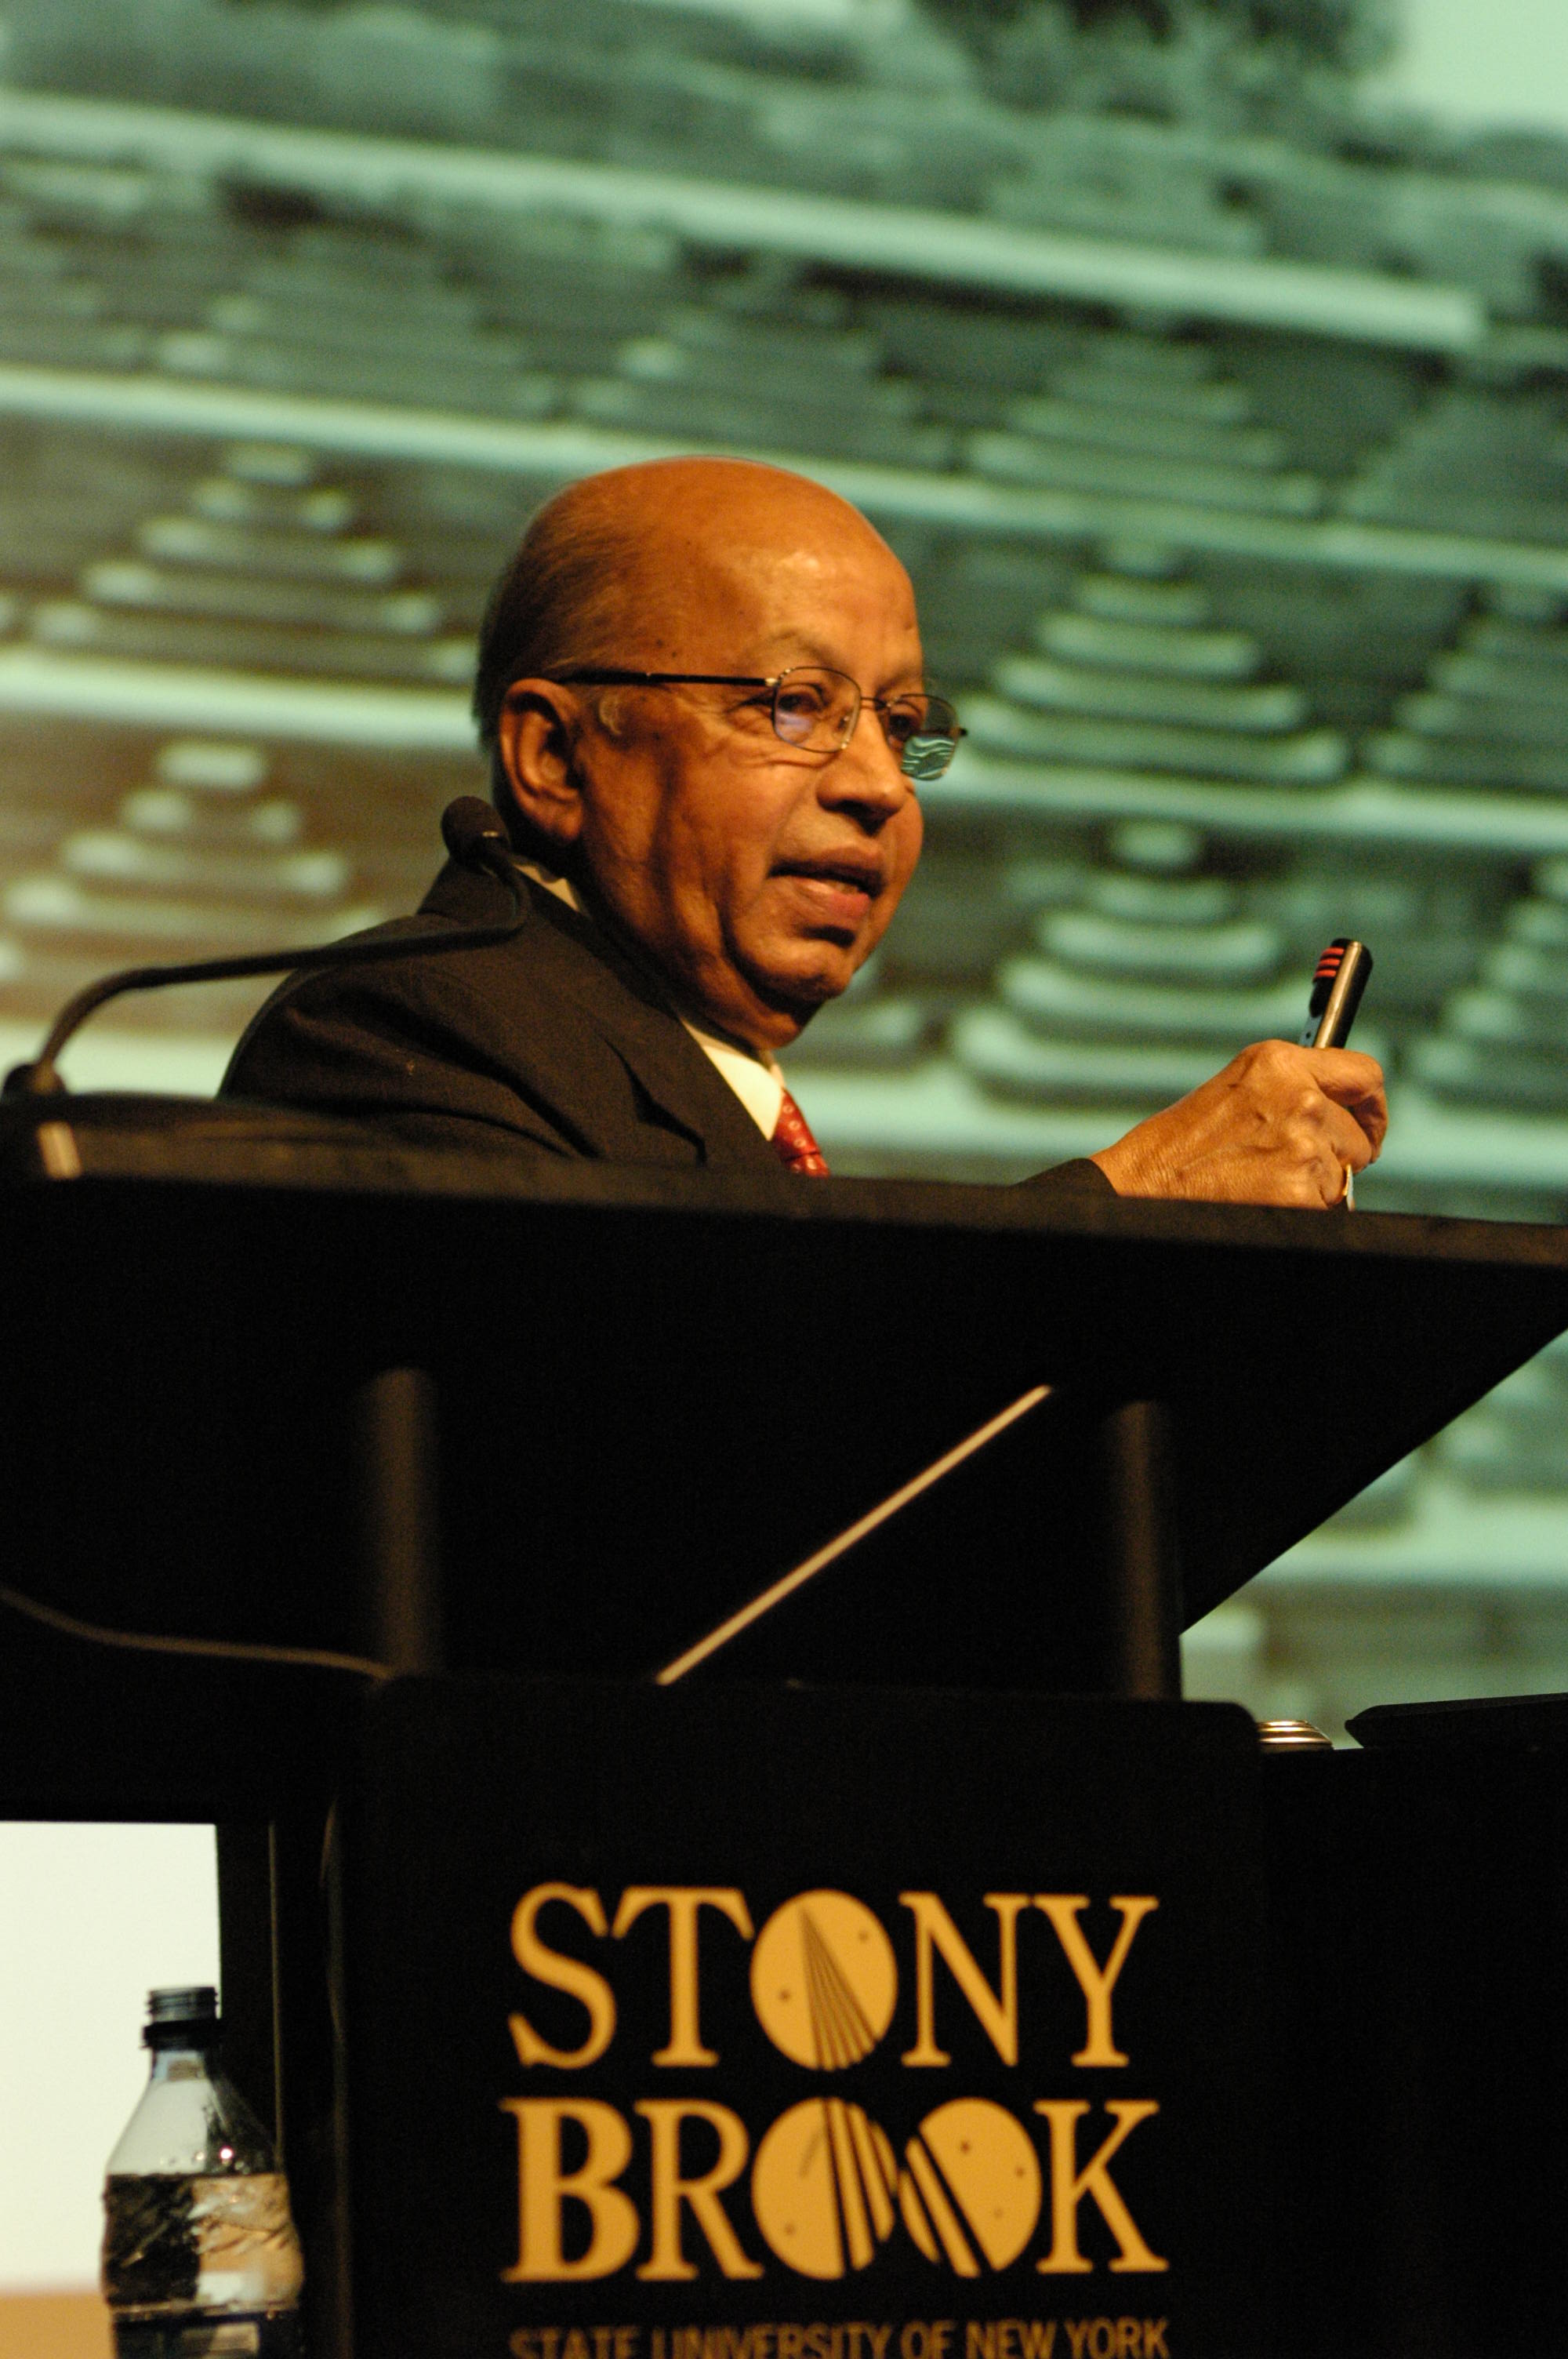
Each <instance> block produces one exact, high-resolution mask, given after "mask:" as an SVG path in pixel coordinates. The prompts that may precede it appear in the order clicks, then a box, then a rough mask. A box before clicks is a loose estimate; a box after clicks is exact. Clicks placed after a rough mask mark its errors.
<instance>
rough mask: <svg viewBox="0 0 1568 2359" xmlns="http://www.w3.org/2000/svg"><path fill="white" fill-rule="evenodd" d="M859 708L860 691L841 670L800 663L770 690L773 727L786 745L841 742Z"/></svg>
mask: <svg viewBox="0 0 1568 2359" xmlns="http://www.w3.org/2000/svg"><path fill="white" fill-rule="evenodd" d="M859 711H860V690H859V689H858V688H857V687H856V686H855V683H854V681H853V680H852V679H847V678H846V676H845V675H844V673H843V672H841V671H816V670H811V669H806V668H805V667H802V668H801V669H799V670H796V671H786V672H785V673H784V676H783V678H782V679H780V681H779V684H778V686H777V688H776V689H774V690H773V728H774V731H775V733H776V734H778V735H779V736H780V737H782V738H783V739H784V742H785V744H786V745H843V744H844V743H845V742H846V740H847V739H848V737H849V731H850V730H851V729H852V728H853V727H854V724H855V716H856V714H857V713H858V712H859Z"/></svg>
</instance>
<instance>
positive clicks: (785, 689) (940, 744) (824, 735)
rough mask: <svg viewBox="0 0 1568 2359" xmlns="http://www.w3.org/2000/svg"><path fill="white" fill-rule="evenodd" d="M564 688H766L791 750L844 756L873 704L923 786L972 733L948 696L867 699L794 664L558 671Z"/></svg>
mask: <svg viewBox="0 0 1568 2359" xmlns="http://www.w3.org/2000/svg"><path fill="white" fill-rule="evenodd" d="M555 676H556V678H557V679H559V681H560V682H561V684H562V686H563V687H567V686H581V687H584V688H686V687H690V688H762V689H767V690H771V691H772V693H771V699H770V704H771V712H772V718H773V734H774V736H775V737H780V738H782V739H783V740H784V744H785V745H805V746H807V747H809V748H811V749H813V750H815V751H816V752H819V753H825V754H827V753H833V754H838V753H842V751H843V749H844V747H845V746H846V745H848V744H849V740H850V738H851V737H852V736H853V735H854V734H855V724H856V723H857V722H858V721H859V720H860V708H861V706H862V705H869V706H870V707H871V711H872V712H874V713H875V714H876V716H877V718H878V720H879V721H880V722H881V725H882V734H883V736H884V737H885V738H886V739H887V741H888V744H889V745H891V746H892V750H893V753H894V754H895V755H896V756H897V757H898V766H899V768H900V769H901V770H902V771H903V775H904V777H906V778H911V779H913V780H914V783H915V784H916V785H917V786H920V785H925V784H926V783H928V782H929V781H930V780H932V779H934V778H939V777H942V776H943V774H944V772H945V771H946V768H947V766H948V765H949V763H950V762H951V761H952V759H953V756H954V755H955V754H956V753H957V750H958V740H959V739H960V737H962V735H963V734H964V732H963V730H962V728H961V727H960V726H959V723H958V716H957V712H955V711H954V710H953V707H952V706H951V705H950V704H949V703H948V701H947V700H946V697H944V696H929V695H927V694H926V692H925V690H924V689H906V690H904V691H903V694H902V695H899V696H867V695H866V694H865V692H864V690H862V689H861V687H860V682H859V681H858V680H854V679H850V677H849V673H848V672H844V671H831V670H829V669H827V666H826V665H823V664H793V665H791V667H790V669H789V670H788V671H781V672H774V673H773V675H772V676H771V677H768V676H764V675H762V674H760V673H753V672H731V671H618V670H615V669H611V668H608V667H595V668H594V669H591V670H589V669H573V670H571V671H564V672H558V673H557V674H556V675H555Z"/></svg>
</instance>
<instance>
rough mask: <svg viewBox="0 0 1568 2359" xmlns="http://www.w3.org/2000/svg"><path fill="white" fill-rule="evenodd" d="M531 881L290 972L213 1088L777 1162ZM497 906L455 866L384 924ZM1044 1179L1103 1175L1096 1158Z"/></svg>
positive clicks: (455, 1128)
mask: <svg viewBox="0 0 1568 2359" xmlns="http://www.w3.org/2000/svg"><path fill="white" fill-rule="evenodd" d="M524 889H525V892H526V895H527V902H528V908H527V916H526V919H525V920H524V925H523V928H522V930H521V931H520V932H519V933H518V934H516V935H515V936H514V938H513V940H510V941H507V942H502V943H498V944H494V945H492V947H490V948H488V949H480V950H473V951H469V950H455V951H437V952H435V953H433V954H432V955H431V956H429V957H427V958H416V959H409V960H406V961H401V960H398V961H393V962H389V963H388V964H386V965H384V966H370V967H360V968H352V967H351V968H347V969H343V970H341V971H340V970H333V969H328V970H327V971H326V972H324V973H319V974H308V975H300V976H298V977H297V978H295V979H293V980H291V981H288V982H286V983H285V984H283V985H282V986H281V988H280V989H279V990H277V991H276V992H275V993H274V994H273V995H272V997H271V998H270V999H269V1000H268V1001H267V1004H266V1006H265V1007H264V1008H263V1009H262V1010H261V1012H260V1013H259V1015H257V1016H255V1017H254V1020H253V1021H252V1023H251V1025H250V1026H249V1027H248V1029H247V1030H246V1032H245V1035H244V1037H243V1039H242V1040H241V1042H240V1045H239V1047H238V1048H237V1049H236V1050H235V1051H234V1055H233V1058H232V1061H231V1063H230V1066H229V1070H228V1072H227V1073H226V1074H225V1076H224V1079H223V1093H224V1094H225V1095H227V1096H237V1097H245V1098H259V1099H262V1100H265V1101H267V1102H269V1103H282V1104H287V1105H298V1106H307V1107H310V1108H312V1109H314V1110H315V1111H316V1112H318V1113H321V1114H339V1115H346V1116H351V1117H353V1118H355V1119H358V1120H362V1121H363V1120H373V1121H374V1122H376V1123H377V1124H379V1125H383V1126H384V1127H387V1128H391V1129H395V1130H396V1131H397V1132H398V1134H399V1135H400V1136H404V1137H407V1138H410V1139H414V1140H417V1141H421V1142H426V1143H428V1144H431V1145H438V1146H444V1145H450V1146H460V1147H470V1148H471V1147H490V1148H492V1149H499V1150H503V1151H505V1150H521V1151H523V1152H524V1153H528V1154H532V1155H545V1156H568V1157H587V1158H593V1159H595V1160H599V1161H603V1162H611V1163H633V1164H635V1163H641V1164H648V1163H656V1164H665V1165H670V1166H686V1167H687V1168H689V1167H691V1166H693V1165H700V1166H703V1167H705V1168H706V1169H708V1170H711V1171H752V1172H769V1173H772V1174H773V1175H774V1176H775V1177H778V1176H781V1171H780V1165H779V1162H778V1158H777V1157H776V1156H775V1155H774V1153H773V1148H772V1147H770V1146H769V1144H768V1142H767V1140H766V1139H765V1138H764V1137H763V1136H762V1132H761V1131H760V1130H759V1129H758V1128H757V1125H756V1124H755V1123H754V1122H753V1121H752V1117H751V1115H750V1114H748V1113H747V1112H746V1109H745V1107H744V1106H743V1105H742V1104H741V1101H740V1099H739V1098H738V1097H737V1096H736V1095H735V1093H734V1091H733V1090H732V1089H731V1088H730V1085H729V1083H728V1082H726V1081H725V1080H724V1079H723V1077H722V1075H721V1074H720V1073H719V1071H718V1070H717V1069H716V1068H715V1066H714V1065H713V1063H712V1062H711V1060H709V1059H708V1057H706V1056H705V1055H704V1054H703V1052H702V1050H701V1049H699V1048H698V1047H697V1042H696V1041H695V1040H694V1039H693V1038H692V1037H691V1035H690V1033H689V1032H688V1031H687V1029H686V1027H685V1026H684V1025H683V1024H682V1023H681V1021H680V1019H679V1018H678V1016H676V1015H675V1013H674V1012H673V1010H672V1009H671V1007H670V1006H669V1003H668V1001H667V1000H666V999H665V997H664V996H663V995H662V994H661V992H660V991H659V989H658V987H657V985H656V984H654V982H653V981H652V980H651V979H650V978H649V977H648V976H647V975H645V974H644V973H643V972H642V971H641V969H640V968H638V967H637V966H635V965H634V964H633V962H632V961H631V960H630V959H628V958H626V957H625V956H624V955H623V954H622V952H621V951H619V950H618V949H617V948H616V947H615V945H614V944H613V943H611V941H609V940H607V939H606V938H605V936H604V935H603V934H602V933H601V932H600V930H599V929H597V928H596V927H594V926H591V925H590V924H589V922H588V920H587V919H584V918H581V917H579V915H578V914H577V912H576V911H575V910H573V909H570V908H568V907H567V906H566V904H565V903H564V902H562V901H560V900H558V899H557V897H556V896H555V895H554V894H551V893H546V892H545V891H544V890H543V889H542V888H541V887H539V886H535V885H534V884H532V883H530V882H527V881H526V880H524ZM506 915H507V908H506V901H505V897H504V895H503V891H502V888H501V886H500V885H499V884H498V883H496V881H495V880H494V879H493V878H492V877H490V876H487V875H479V874H476V873H475V872H474V871H472V870H470V869H467V868H463V867H460V866H458V865H457V864H455V863H449V864H448V865H447V866H446V867H445V868H444V869H443V870H442V872H441V874H440V875H439V876H438V878H437V880H436V882H435V885H434V886H432V887H431V890H430V891H429V893H427V896H426V897H425V900H424V902H423V903H422V904H421V907H420V909H419V913H418V915H417V916H416V917H414V918H403V919H397V920H395V923H394V924H393V925H392V926H390V927H382V928H378V929H377V931H378V932H379V933H382V934H393V935H399V934H406V936H407V937H408V939H409V940H410V942H414V941H416V940H418V938H419V936H420V935H421V934H426V933H434V932H436V931H438V930H439V929H441V928H442V927H444V926H449V925H453V924H458V925H472V926H485V925H496V924H500V923H502V922H503V921H504V919H505V918H506ZM1042 1180H1044V1181H1045V1182H1048V1183H1050V1184H1052V1185H1054V1186H1055V1187H1059V1188H1064V1189H1072V1190H1085V1191H1086V1192H1087V1191H1090V1190H1092V1191H1094V1192H1097V1193H1098V1192H1104V1191H1106V1190H1108V1188H1109V1182H1108V1180H1106V1179H1105V1178H1104V1175H1103V1174H1102V1173H1101V1172H1100V1171H1099V1170H1098V1168H1097V1167H1096V1166H1095V1165H1094V1164H1092V1163H1069V1164H1064V1165H1062V1166H1060V1167H1059V1169H1057V1170H1055V1171H1052V1172H1047V1173H1044V1174H1043V1175H1042ZM1031 1184H1034V1185H1038V1184H1040V1182H1033V1183H1031Z"/></svg>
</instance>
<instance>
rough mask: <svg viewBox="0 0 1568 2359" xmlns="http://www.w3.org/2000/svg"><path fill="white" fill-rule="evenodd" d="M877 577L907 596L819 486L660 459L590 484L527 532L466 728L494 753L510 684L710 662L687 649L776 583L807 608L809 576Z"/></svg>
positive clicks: (865, 536) (735, 463)
mask: <svg viewBox="0 0 1568 2359" xmlns="http://www.w3.org/2000/svg"><path fill="white" fill-rule="evenodd" d="M846 555H848V556H849V557H851V558H859V559H860V560H864V559H865V558H866V557H867V556H868V555H869V556H871V557H872V558H873V559H874V560H877V561H879V562H880V563H881V564H883V565H885V567H886V569H887V573H888V578H889V582H890V585H891V586H892V594H894V595H897V596H902V597H903V599H905V600H906V601H907V604H908V610H909V615H910V619H911V621H912V622H913V617H914V592H913V590H911V588H910V586H909V582H908V578H907V576H906V575H904V573H903V568H902V566H900V564H899V562H898V560H897V559H896V558H895V557H894V556H893V553H892V550H891V549H889V548H888V546H887V543H886V542H885V541H884V540H883V539H882V538H881V534H880V533H878V532H877V531H875V530H874V528H873V527H871V525H870V524H868V522H867V521H866V519H865V517H864V516H861V514H860V511H859V509H858V508H853V507H851V506H850V505H849V502H848V501H847V500H842V499H840V498H839V497H838V494H837V493H836V492H830V491H828V490H827V489H826V487H825V486H824V485H822V484H816V483H813V482H811V481H810V479H809V478H808V477H806V476H805V475H795V474H792V473H790V472H789V471H788V470H787V469H786V468H784V467H770V466H765V465H763V464H762V463H761V462H757V461H753V460H748V459H654V460H650V461H647V462H643V464H641V465H638V466H633V467H614V468H611V469H610V470H609V471H608V472H607V473H604V474H600V475H589V476H585V477H584V478H583V479H582V481H581V482H579V483H576V484H570V485H568V488H567V489H566V490H565V491H564V492H558V493H557V495H556V496H555V498H554V499H552V500H549V501H547V502H546V505H545V506H543V507H542V508H541V509H540V510H539V511H538V513H537V515H536V516H535V517H534V518H533V521H532V522H531V523H530V525H529V527H528V529H527V531H526V532H525V533H524V537H523V540H522V544H521V546H520V547H519V549H518V550H517V554H516V556H515V557H514V559H513V560H512V562H511V564H510V565H509V566H508V567H507V569H506V571H505V572H504V573H503V575H502V577H501V580H500V581H499V582H497V584H496V586H495V590H494V592H493V593H492V597H491V601H490V604H489V607H488V608H487V610H486V614H485V618H484V624H483V627H482V630H481V636H480V651H479V669H478V673H477V676H476V679H475V683H474V717H475V720H476V721H477V722H478V723H479V730H480V736H481V741H482V743H483V744H484V745H485V746H486V747H487V748H490V749H492V750H493V747H494V745H495V738H496V731H497V727H498V725H499V722H500V716H501V709H502V706H503V702H504V701H505V697H506V691H507V689H508V688H509V687H510V686H511V684H512V682H513V681H514V680H517V679H526V678H529V677H530V676H535V675H542V676H545V677H548V676H549V675H550V674H551V673H556V672H560V671H563V670H567V669H571V668H573V667H579V666H583V667H586V666H602V665H615V666H618V667H625V668H630V669H635V670H642V671H656V670H660V669H674V668H676V667H677V666H679V667H681V668H686V667H688V666H689V667H690V668H692V669H702V668H705V667H706V666H707V664H708V662H709V661H710V660H711V658H709V656H708V654H706V653H705V651H704V649H703V648H702V647H700V646H697V645H695V644H693V640H694V635H696V634H700V633H701V631H702V630H703V629H704V628H705V626H706V623H707V618H708V616H710V615H711V614H712V613H713V611H714V609H715V606H716V605H718V606H723V605H725V604H726V603H729V602H730V601H732V600H734V599H735V598H741V599H748V598H750V597H752V596H754V595H755V594H756V592H758V591H759V590H761V591H765V590H766V587H767V585H768V583H769V582H770V581H771V580H776V579H777V578H778V569H779V567H780V566H781V565H782V566H784V567H785V568H786V569H788V571H789V572H790V574H791V575H792V576H793V577H794V582H793V586H792V590H791V594H792V595H796V594H799V595H802V596H805V597H806V599H809V597H810V595H811V590H812V576H813V573H814V571H820V569H821V568H822V567H823V566H824V565H825V564H826V565H827V566H829V567H830V566H831V565H832V564H833V562H834V561H835V560H838V559H841V558H843V557H844V556H846Z"/></svg>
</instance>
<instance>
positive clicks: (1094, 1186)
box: [1018, 1155, 1116, 1197]
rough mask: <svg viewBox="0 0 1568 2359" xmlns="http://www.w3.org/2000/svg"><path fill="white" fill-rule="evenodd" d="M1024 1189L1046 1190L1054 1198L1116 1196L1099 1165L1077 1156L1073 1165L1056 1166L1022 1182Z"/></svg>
mask: <svg viewBox="0 0 1568 2359" xmlns="http://www.w3.org/2000/svg"><path fill="white" fill-rule="evenodd" d="M1018 1184H1019V1186H1020V1187H1022V1188H1035V1189H1044V1190H1048V1191H1049V1193H1051V1194H1052V1195H1054V1196H1100V1197H1105V1196H1114V1195H1115V1193H1116V1190H1115V1189H1114V1188H1113V1187H1112V1186H1111V1184H1110V1181H1109V1180H1108V1179H1107V1178H1106V1176H1105V1173H1104V1172H1103V1171H1102V1170H1101V1169H1100V1168H1099V1165H1098V1163H1091V1162H1090V1161H1089V1159H1088V1157H1087V1155H1080V1156H1075V1158H1073V1160H1072V1162H1071V1163H1056V1164H1054V1165H1053V1166H1052V1168H1051V1169H1050V1170H1049V1171H1036V1172H1035V1173H1033V1176H1032V1177H1031V1178H1030V1179H1028V1180H1020V1181H1019V1183H1018Z"/></svg>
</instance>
